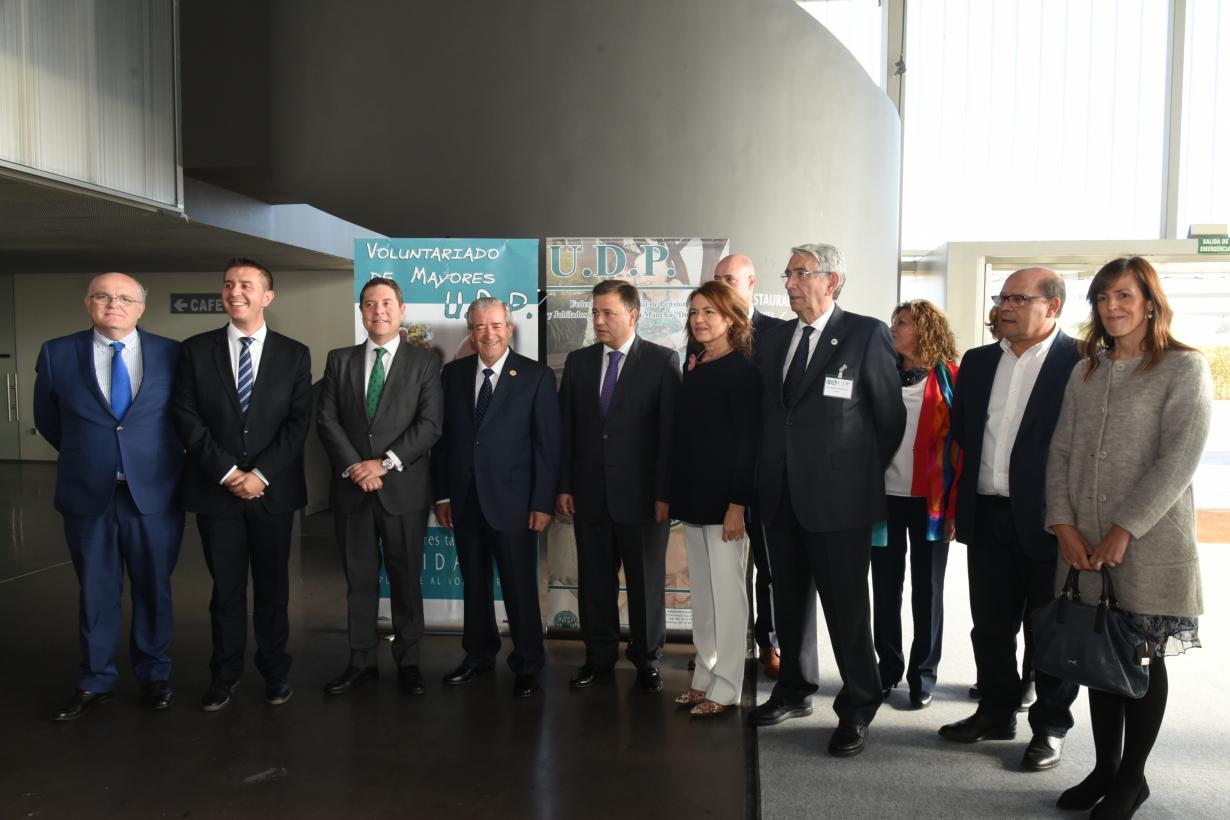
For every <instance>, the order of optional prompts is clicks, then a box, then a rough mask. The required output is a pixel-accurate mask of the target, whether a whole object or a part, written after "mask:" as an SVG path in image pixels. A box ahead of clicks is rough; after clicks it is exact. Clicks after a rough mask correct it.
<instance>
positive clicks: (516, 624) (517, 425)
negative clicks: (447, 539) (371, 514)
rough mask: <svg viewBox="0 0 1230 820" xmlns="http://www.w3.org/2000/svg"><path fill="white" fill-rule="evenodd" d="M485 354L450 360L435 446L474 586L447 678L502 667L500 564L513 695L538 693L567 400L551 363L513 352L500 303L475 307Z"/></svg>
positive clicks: (471, 319) (447, 521)
mask: <svg viewBox="0 0 1230 820" xmlns="http://www.w3.org/2000/svg"><path fill="white" fill-rule="evenodd" d="M466 324H467V325H468V326H469V328H470V342H471V344H472V345H473V346H474V349H475V350H476V351H478V352H477V354H475V355H473V356H466V357H465V358H463V359H457V360H456V361H453V362H449V363H448V364H447V365H445V366H444V372H443V374H442V379H443V382H444V435H443V437H441V439H440V442H439V443H438V444H437V445H436V448H435V449H434V450H433V451H432V455H431V466H432V474H433V475H434V477H435V490H436V498H438V499H439V500H438V501H437V502H436V519H437V520H438V521H439V522H440V523H441V524H442V525H444V526H445V527H452V528H454V531H455V533H456V540H457V559H458V561H459V562H460V564H461V577H462V580H463V581H464V583H465V589H464V594H465V632H464V635H463V637H462V640H461V645H462V647H463V648H464V649H465V652H466V656H465V660H463V661H462V662H461V665H460V666H458V667H457V668H456V669H454V670H453V671H451V672H449V673H448V674H447V675H445V676H444V683H445V684H446V685H449V686H459V685H461V684H465V683H469V682H470V681H472V680H474V678H476V677H477V676H478V675H480V674H482V673H484V672H488V671H490V670H491V669H492V668H494V666H495V658H496V655H497V654H498V653H499V651H500V632H499V627H498V625H497V624H496V620H495V604H494V600H493V588H492V577H491V565H492V561H493V560H494V562H495V563H496V565H497V566H498V567H499V572H500V586H501V587H502V589H503V592H504V608H505V611H506V612H507V613H508V624H509V628H510V631H511V632H512V641H513V651H512V653H511V654H510V655H509V656H508V665H509V667H511V668H512V671H513V676H514V679H513V696H514V697H519V698H525V697H529V696H530V695H532V694H534V692H535V691H536V690H537V689H538V683H537V676H538V673H539V672H540V671H542V667H543V665H544V663H545V662H546V653H545V651H544V649H543V643H542V613H541V612H540V611H539V607H538V574H539V573H538V534H539V533H540V532H542V531H543V530H544V529H546V526H547V524H549V523H551V512H552V510H553V509H554V502H555V487H556V483H557V482H558V481H559V458H560V441H559V427H560V417H559V398H558V397H557V396H556V395H555V374H553V373H552V372H551V370H550V368H548V367H546V366H544V365H541V364H539V363H538V362H536V361H534V360H533V359H527V358H526V357H525V356H522V355H520V354H519V353H517V352H516V351H514V350H512V349H510V348H509V346H508V343H509V341H510V340H511V339H512V332H513V326H512V320H511V317H510V315H509V312H508V305H506V304H504V303H503V302H502V301H500V300H499V299H495V298H491V297H485V298H481V299H476V300H475V301H474V302H473V304H471V305H470V309H469V311H468V312H467V313H466Z"/></svg>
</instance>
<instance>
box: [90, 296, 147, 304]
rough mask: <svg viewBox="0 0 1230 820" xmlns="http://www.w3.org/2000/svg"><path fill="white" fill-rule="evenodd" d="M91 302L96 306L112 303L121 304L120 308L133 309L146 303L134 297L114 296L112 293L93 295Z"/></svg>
mask: <svg viewBox="0 0 1230 820" xmlns="http://www.w3.org/2000/svg"><path fill="white" fill-rule="evenodd" d="M90 301H91V302H93V303H94V304H96V305H109V304H111V303H112V302H119V303H120V307H132V306H133V305H141V304H144V302H143V301H142V300H140V299H136V298H134V297H132V296H112V295H111V294H110V293H91V294H90Z"/></svg>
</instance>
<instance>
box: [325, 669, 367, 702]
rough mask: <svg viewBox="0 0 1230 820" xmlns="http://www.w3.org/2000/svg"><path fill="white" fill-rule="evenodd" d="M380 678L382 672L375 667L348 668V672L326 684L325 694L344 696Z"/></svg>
mask: <svg viewBox="0 0 1230 820" xmlns="http://www.w3.org/2000/svg"><path fill="white" fill-rule="evenodd" d="M379 677H380V672H378V671H377V670H376V667H374V666H364V667H358V666H347V667H346V671H344V672H342V674H340V675H338V676H337V677H336V678H334V679H333V680H331V681H329V682H328V683H326V684H325V694H326V695H344V694H346V693H347V692H350V691H352V690H354V689H358V688H359V687H360V686H362V685H363V684H365V683H367V682H368V681H369V680H376V679H377V678H379Z"/></svg>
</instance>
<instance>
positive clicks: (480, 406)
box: [474, 367, 495, 430]
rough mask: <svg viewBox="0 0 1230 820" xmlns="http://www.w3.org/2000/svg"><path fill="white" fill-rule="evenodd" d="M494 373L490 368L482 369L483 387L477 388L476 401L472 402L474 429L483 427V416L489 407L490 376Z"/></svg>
mask: <svg viewBox="0 0 1230 820" xmlns="http://www.w3.org/2000/svg"><path fill="white" fill-rule="evenodd" d="M493 373H495V371H494V370H492V369H491V368H490V367H484V368H483V386H482V387H480V388H478V399H477V400H476V401H475V402H474V429H476V430H477V429H478V428H479V427H482V426H483V416H485V415H487V408H488V407H490V406H491V393H492V391H491V374H493Z"/></svg>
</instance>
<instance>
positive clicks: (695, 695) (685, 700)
mask: <svg viewBox="0 0 1230 820" xmlns="http://www.w3.org/2000/svg"><path fill="white" fill-rule="evenodd" d="M704 702H705V693H704V692H702V691H700V690H699V689H689V690H688V691H686V692H684V693H683V694H682V695H680V696H679V697H677V698H675V703H676V704H677V705H679V706H695V705H696V704H698V703H704Z"/></svg>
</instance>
